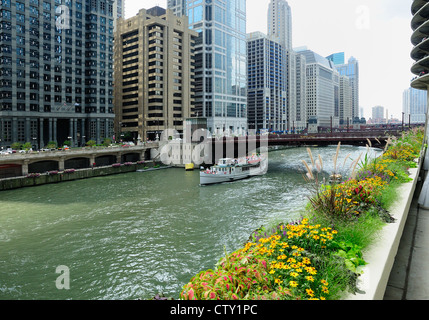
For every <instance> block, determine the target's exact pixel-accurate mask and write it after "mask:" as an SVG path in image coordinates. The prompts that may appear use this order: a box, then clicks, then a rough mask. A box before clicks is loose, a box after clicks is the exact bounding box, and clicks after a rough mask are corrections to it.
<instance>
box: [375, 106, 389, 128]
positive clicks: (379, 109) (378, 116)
mask: <svg viewBox="0 0 429 320" xmlns="http://www.w3.org/2000/svg"><path fill="white" fill-rule="evenodd" d="M386 121H387V117H386V118H385V115H384V107H383V106H375V107H372V123H378V124H380V123H386Z"/></svg>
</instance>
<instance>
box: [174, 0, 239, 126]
mask: <svg viewBox="0 0 429 320" xmlns="http://www.w3.org/2000/svg"><path fill="white" fill-rule="evenodd" d="M168 9H171V10H172V11H173V12H174V14H175V15H177V16H182V15H186V16H188V18H189V26H190V28H191V29H193V30H194V31H196V32H197V33H198V38H197V40H196V43H195V90H196V93H195V106H194V111H195V112H194V114H195V115H196V116H197V117H206V118H207V127H208V129H209V131H211V132H212V133H215V134H216V133H220V132H222V131H225V130H231V131H233V132H236V133H237V132H244V131H245V130H247V89H246V84H247V75H246V68H247V53H246V0H228V1H222V0H213V1H203V0H169V1H168Z"/></svg>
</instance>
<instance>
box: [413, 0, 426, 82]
mask: <svg viewBox="0 0 429 320" xmlns="http://www.w3.org/2000/svg"><path fill="white" fill-rule="evenodd" d="M411 13H412V15H413V18H412V20H411V28H412V30H413V34H412V36H411V43H412V44H413V46H414V48H413V50H412V51H411V58H412V59H413V60H414V61H415V63H414V64H413V65H412V67H411V72H412V73H413V74H415V75H416V77H415V78H413V79H412V81H411V87H413V88H415V89H420V90H428V88H429V0H414V1H413V3H412V5H411Z"/></svg>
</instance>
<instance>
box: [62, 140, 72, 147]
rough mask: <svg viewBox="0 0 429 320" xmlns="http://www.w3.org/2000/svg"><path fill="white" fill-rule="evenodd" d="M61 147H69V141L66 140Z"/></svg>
mask: <svg viewBox="0 0 429 320" xmlns="http://www.w3.org/2000/svg"><path fill="white" fill-rule="evenodd" d="M63 145H65V146H68V147H70V146H71V141H70V140H66V141H64V143H63Z"/></svg>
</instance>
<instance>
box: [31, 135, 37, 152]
mask: <svg viewBox="0 0 429 320" xmlns="http://www.w3.org/2000/svg"><path fill="white" fill-rule="evenodd" d="M31 139H33V146H34V149H36V150H37V149H38V148H37V142H36V140H37V138H36V137H32V138H31Z"/></svg>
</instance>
